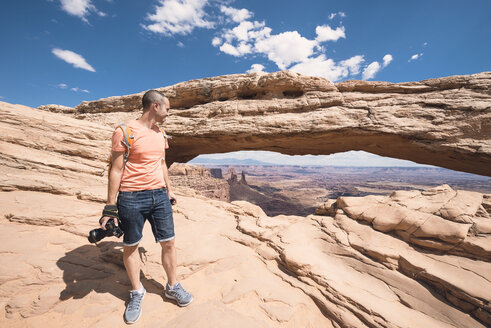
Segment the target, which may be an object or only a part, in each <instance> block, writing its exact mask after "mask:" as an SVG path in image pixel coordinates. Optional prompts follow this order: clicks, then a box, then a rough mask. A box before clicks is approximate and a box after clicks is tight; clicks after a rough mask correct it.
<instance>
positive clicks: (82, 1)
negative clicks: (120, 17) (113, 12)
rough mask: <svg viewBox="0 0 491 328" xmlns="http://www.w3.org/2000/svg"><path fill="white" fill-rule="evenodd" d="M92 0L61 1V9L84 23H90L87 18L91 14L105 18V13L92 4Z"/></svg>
mask: <svg viewBox="0 0 491 328" xmlns="http://www.w3.org/2000/svg"><path fill="white" fill-rule="evenodd" d="M91 2H92V0H60V3H61V9H62V10H63V11H65V12H66V13H68V14H69V15H72V16H77V17H79V18H81V19H82V21H84V22H86V23H88V22H89V21H88V20H87V18H86V16H88V15H89V14H90V12H95V13H96V14H97V15H99V16H101V17H104V16H106V14H105V13H103V12H102V11H100V10H98V9H97V8H96V7H95V6H94V5H93V4H92V3H91Z"/></svg>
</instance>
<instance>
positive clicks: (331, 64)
mask: <svg viewBox="0 0 491 328" xmlns="http://www.w3.org/2000/svg"><path fill="white" fill-rule="evenodd" d="M364 61H365V60H364V59H363V56H354V57H351V58H349V59H347V60H343V61H341V62H339V63H338V64H337V63H336V62H335V61H334V60H332V59H331V58H326V55H324V54H322V55H319V56H317V57H316V58H309V59H308V60H306V61H303V62H301V63H299V64H296V65H294V66H292V67H291V68H290V70H291V71H293V72H297V73H300V74H305V75H310V76H319V77H324V78H326V79H328V80H330V81H332V82H336V81H339V80H341V79H343V78H346V77H348V76H349V75H350V74H351V75H356V74H358V73H359V72H360V65H361V63H362V62H364Z"/></svg>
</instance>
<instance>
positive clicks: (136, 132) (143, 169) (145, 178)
mask: <svg viewBox="0 0 491 328" xmlns="http://www.w3.org/2000/svg"><path fill="white" fill-rule="evenodd" d="M126 125H127V126H128V127H129V128H130V129H131V134H133V136H134V137H135V138H134V140H133V148H132V149H131V153H130V156H129V157H128V161H127V162H126V165H125V167H124V171H123V176H122V177H121V185H120V187H119V190H120V191H138V190H149V189H159V188H162V187H165V181H164V174H163V171H162V159H163V158H165V148H168V146H167V143H166V140H165V138H164V135H163V134H162V132H161V131H160V130H159V128H158V127H157V126H156V125H155V126H154V127H153V128H152V129H149V128H147V127H144V126H142V125H141V124H140V123H138V122H137V121H136V120H133V121H130V122H128V123H126ZM123 139H124V137H123V131H122V130H121V128H119V127H118V128H116V130H115V131H114V133H113V136H112V151H125V150H126V147H125V146H124V145H123ZM166 146H167V147H166Z"/></svg>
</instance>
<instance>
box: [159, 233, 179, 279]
mask: <svg viewBox="0 0 491 328" xmlns="http://www.w3.org/2000/svg"><path fill="white" fill-rule="evenodd" d="M174 240H175V238H174V239H171V240H167V241H161V242H160V246H162V266H163V267H164V270H165V273H166V274H167V281H168V283H169V285H171V286H174V285H175V283H176V268H177V256H176V247H175V243H174Z"/></svg>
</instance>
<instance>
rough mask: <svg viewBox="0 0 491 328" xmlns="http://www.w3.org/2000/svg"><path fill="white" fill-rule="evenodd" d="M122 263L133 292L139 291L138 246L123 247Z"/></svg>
mask: <svg viewBox="0 0 491 328" xmlns="http://www.w3.org/2000/svg"><path fill="white" fill-rule="evenodd" d="M123 262H124V267H125V268H126V272H127V273H128V277H129V278H130V282H131V287H132V289H133V290H137V289H140V287H141V283H140V254H138V245H134V246H123Z"/></svg>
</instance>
